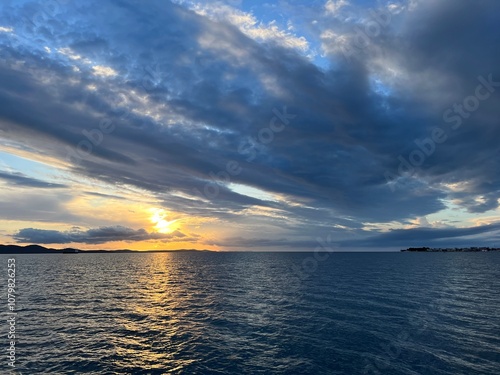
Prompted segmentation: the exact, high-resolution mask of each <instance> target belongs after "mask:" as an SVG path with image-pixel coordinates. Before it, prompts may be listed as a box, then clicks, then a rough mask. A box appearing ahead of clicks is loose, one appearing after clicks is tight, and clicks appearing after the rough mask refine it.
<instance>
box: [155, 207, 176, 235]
mask: <svg viewBox="0 0 500 375" xmlns="http://www.w3.org/2000/svg"><path fill="white" fill-rule="evenodd" d="M149 211H150V212H151V213H152V215H151V218H150V220H151V222H152V223H153V224H155V226H154V228H155V230H156V231H157V232H160V233H171V232H173V231H175V230H176V229H177V225H174V224H175V223H176V222H177V221H178V219H175V220H170V221H168V220H166V217H167V211H165V210H164V209H163V208H151V209H150V210H149Z"/></svg>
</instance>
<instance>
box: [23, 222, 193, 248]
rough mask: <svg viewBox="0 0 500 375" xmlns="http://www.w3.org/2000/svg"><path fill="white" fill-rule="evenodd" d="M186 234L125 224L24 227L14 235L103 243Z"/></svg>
mask: <svg viewBox="0 0 500 375" xmlns="http://www.w3.org/2000/svg"><path fill="white" fill-rule="evenodd" d="M184 237H186V235H185V234H183V233H181V232H179V231H175V232H172V233H169V234H162V233H148V232H147V231H146V230H145V229H137V230H136V229H132V228H127V227H123V226H112V227H101V228H95V229H89V230H86V231H82V230H79V229H74V230H71V231H58V230H45V229H34V228H24V229H21V230H20V231H19V232H17V233H16V234H14V235H13V238H14V239H15V240H16V241H17V242H19V243H39V244H64V243H71V242H78V243H86V244H102V243H106V242H111V241H125V242H137V241H147V240H163V241H167V240H179V239H181V240H183V239H184Z"/></svg>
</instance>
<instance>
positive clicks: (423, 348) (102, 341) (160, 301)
mask: <svg viewBox="0 0 500 375" xmlns="http://www.w3.org/2000/svg"><path fill="white" fill-rule="evenodd" d="M9 259H15V261H14V262H15V272H16V274H15V288H14V290H11V292H14V293H13V294H14V296H13V298H14V299H13V300H11V301H15V302H14V305H13V307H14V310H9V306H8V302H7V301H8V296H7V291H8V288H7V286H8V280H7V279H8V273H7V269H8V264H10V263H12V261H10V263H9ZM11 276H12V275H11ZM0 281H1V283H2V284H1V294H0V296H1V305H0V313H1V314H2V317H3V318H2V323H1V324H0V353H2V354H1V355H0V361H1V362H0V373H1V374H28V375H32V374H52V375H54V374H55V375H57V374H110V375H111V374H120V375H123V374H200V375H210V374H219V375H224V374H252V375H255V374H346V375H351V374H394V375H399V374H401V375H403V374H405V375H417V374H418V375H431V374H432V375H445V374H446V375H448V374H449V375H459V374H464V375H474V374H489V375H498V374H500V253H494V252H480V253H390V252H387V253H317V254H314V253H292V252H287V253H270V252H226V253H222V252H171V253H114V254H113V253H102V254H82V253H80V254H34V255H28V254H23V255H1V256H0ZM11 285H12V284H11ZM10 306H12V305H10ZM11 313H15V315H14V316H15V324H14V331H13V332H14V334H15V339H14V340H13V341H14V349H15V356H14V357H15V362H9V350H10V352H11V351H12V350H11V349H12V348H10V345H11V343H10V341H11V340H10V339H8V334H9V333H12V328H11V326H12V324H11V322H12V321H13V320H12V314H11ZM10 354H12V353H10Z"/></svg>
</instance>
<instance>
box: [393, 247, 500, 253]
mask: <svg viewBox="0 0 500 375" xmlns="http://www.w3.org/2000/svg"><path fill="white" fill-rule="evenodd" d="M401 251H402V252H415V253H416V252H420V253H473V252H487V251H500V248H497V247H485V246H482V247H409V248H408V249H405V250H401Z"/></svg>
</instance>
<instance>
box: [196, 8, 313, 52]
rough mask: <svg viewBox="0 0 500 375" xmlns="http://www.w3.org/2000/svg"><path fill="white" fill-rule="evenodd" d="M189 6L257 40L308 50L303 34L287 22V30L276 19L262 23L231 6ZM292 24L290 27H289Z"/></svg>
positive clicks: (200, 13) (251, 15)
mask: <svg viewBox="0 0 500 375" xmlns="http://www.w3.org/2000/svg"><path fill="white" fill-rule="evenodd" d="M190 8H191V9H192V10H193V11H194V12H196V13H198V14H199V15H202V16H205V17H208V18H210V19H212V20H214V21H227V22H229V23H231V24H232V25H234V26H236V27H237V28H238V29H239V30H240V31H241V32H242V33H244V34H245V35H247V36H248V37H250V38H252V39H255V40H257V41H264V42H265V41H274V42H276V43H278V44H279V45H281V46H283V47H286V48H291V49H296V50H299V51H301V52H306V51H308V50H309V43H308V41H307V39H306V38H304V37H303V36H296V35H295V34H292V33H291V32H290V31H292V30H293V26H292V25H291V23H290V22H288V23H287V28H288V31H287V30H283V29H280V28H279V27H278V26H277V25H276V21H272V22H269V23H268V24H264V23H262V22H259V21H258V20H257V18H256V17H255V16H254V15H253V14H251V13H246V12H243V11H241V10H239V9H235V8H232V7H230V6H227V5H223V4H217V5H214V4H210V5H206V4H201V3H197V4H192V5H191V6H190ZM291 26H292V27H291Z"/></svg>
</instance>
